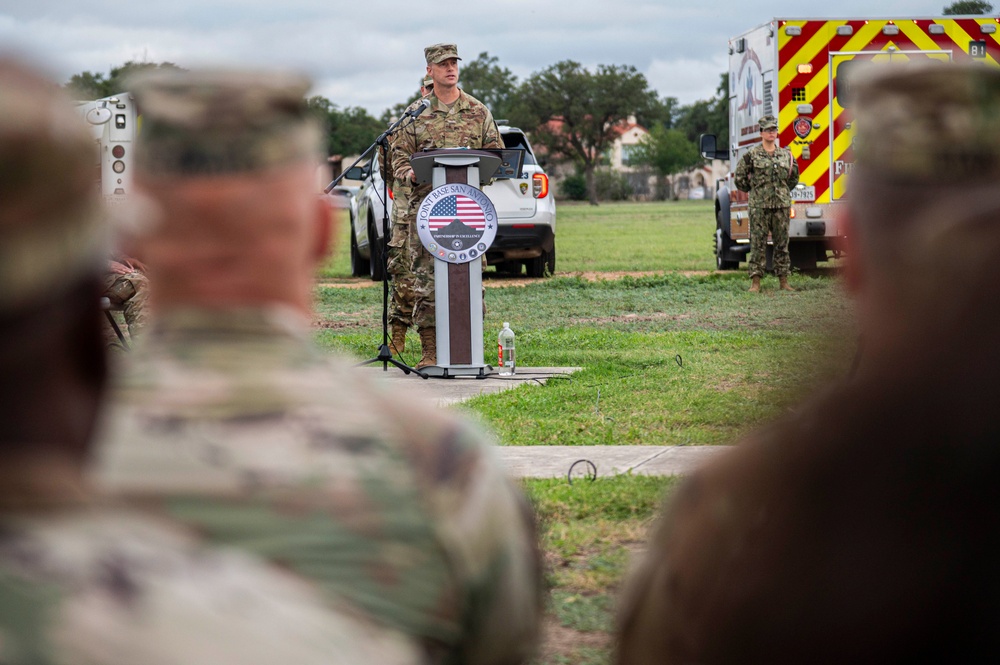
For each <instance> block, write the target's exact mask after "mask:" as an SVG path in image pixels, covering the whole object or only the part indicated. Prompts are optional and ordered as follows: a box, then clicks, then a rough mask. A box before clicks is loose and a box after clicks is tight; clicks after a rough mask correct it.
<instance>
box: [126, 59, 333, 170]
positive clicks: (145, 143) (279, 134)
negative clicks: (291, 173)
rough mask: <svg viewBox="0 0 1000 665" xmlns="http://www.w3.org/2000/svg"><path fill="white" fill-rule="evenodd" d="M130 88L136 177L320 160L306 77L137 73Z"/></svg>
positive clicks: (232, 72) (213, 71)
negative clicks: (137, 114)
mask: <svg viewBox="0 0 1000 665" xmlns="http://www.w3.org/2000/svg"><path fill="white" fill-rule="evenodd" d="M128 85H129V86H131V88H130V89H131V90H132V93H133V95H134V96H135V99H136V103H137V104H138V106H139V108H140V109H141V112H142V131H141V133H140V135H139V139H138V140H139V142H140V146H139V148H138V149H137V165H136V166H137V169H138V170H139V172H140V173H143V174H153V175H168V174H169V175H186V176H205V175H221V174H233V173H241V172H251V171H261V170H264V169H269V168H273V167H278V166H283V165H287V164H291V163H294V162H297V161H300V160H305V159H315V160H317V162H318V161H319V159H320V150H321V140H320V138H321V133H320V129H319V124H318V121H317V120H316V118H315V116H314V115H313V114H311V113H310V112H309V110H308V108H307V106H306V100H305V95H306V93H307V92H308V91H309V88H310V81H309V79H308V78H306V77H305V76H302V75H299V74H293V73H287V72H276V71H254V70H225V69H208V70H201V71H181V70H162V69H161V70H154V71H146V72H140V73H138V74H137V75H136V76H135V77H133V78H132V79H131V80H130V81H129V82H128Z"/></svg>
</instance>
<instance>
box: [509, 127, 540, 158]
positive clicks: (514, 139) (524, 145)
mask: <svg viewBox="0 0 1000 665" xmlns="http://www.w3.org/2000/svg"><path fill="white" fill-rule="evenodd" d="M500 135H501V136H503V144H504V146H506V147H508V148H521V149H522V150H524V164H525V166H527V165H531V164H537V163H538V162H536V161H535V156H534V155H533V154H531V146H530V145H528V139H527V137H525V135H524V134H522V133H521V130H519V129H501V130H500Z"/></svg>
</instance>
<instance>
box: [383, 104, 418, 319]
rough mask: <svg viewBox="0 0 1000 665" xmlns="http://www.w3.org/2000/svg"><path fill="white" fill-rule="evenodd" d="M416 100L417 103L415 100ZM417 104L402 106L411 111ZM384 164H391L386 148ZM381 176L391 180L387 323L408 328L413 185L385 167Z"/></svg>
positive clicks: (410, 311)
mask: <svg viewBox="0 0 1000 665" xmlns="http://www.w3.org/2000/svg"><path fill="white" fill-rule="evenodd" d="M418 101H419V100H418ZM416 104H417V102H414V103H413V104H410V105H409V106H408V107H406V112H409V111H411V110H413V109H414V108H415V107H416ZM388 154H389V159H388V163H389V164H391V163H392V159H393V154H392V148H391V147H390V149H389V151H388ZM382 177H384V178H386V179H389V180H391V183H392V184H391V187H390V189H392V233H391V234H390V236H389V244H388V249H387V252H388V259H389V263H388V270H389V275H391V276H392V302H391V303H390V306H389V323H390V324H396V325H402V326H403V327H405V328H409V327H410V326H412V325H413V300H414V293H413V268H412V263H411V261H410V255H409V249H408V246H409V237H410V228H411V226H412V225H411V221H412V218H410V217H407V216H406V211H407V210H408V209H409V201H410V197H411V196H412V195H413V186H412V185H413V183H411V182H410V180H409V179H406V180H398V179H396V178H394V177H393V176H392V173H391V171H390V170H389V168H388V166H385V167H383V170H382Z"/></svg>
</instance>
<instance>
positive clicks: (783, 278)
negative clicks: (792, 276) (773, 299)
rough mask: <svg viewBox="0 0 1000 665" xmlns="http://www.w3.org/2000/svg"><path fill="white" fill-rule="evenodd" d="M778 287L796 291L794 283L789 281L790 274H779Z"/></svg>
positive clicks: (783, 289)
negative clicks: (793, 286)
mask: <svg viewBox="0 0 1000 665" xmlns="http://www.w3.org/2000/svg"><path fill="white" fill-rule="evenodd" d="M778 288H779V289H781V290H782V291H794V290H795V289H793V288H792V285H791V284H789V283H788V275H778Z"/></svg>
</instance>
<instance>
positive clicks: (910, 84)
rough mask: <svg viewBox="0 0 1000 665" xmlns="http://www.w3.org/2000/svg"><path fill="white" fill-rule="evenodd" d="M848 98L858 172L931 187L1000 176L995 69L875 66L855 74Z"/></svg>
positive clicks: (999, 75) (998, 74)
mask: <svg viewBox="0 0 1000 665" xmlns="http://www.w3.org/2000/svg"><path fill="white" fill-rule="evenodd" d="M852 94H853V95H854V99H855V103H854V111H855V123H854V127H855V141H854V151H855V163H856V166H857V168H859V169H863V170H865V171H866V172H867V173H868V174H870V175H881V176H883V177H887V178H890V179H897V180H903V181H908V182H915V181H923V182H928V183H936V184H942V183H948V182H961V183H973V182H984V181H996V180H997V179H998V178H1000V70H997V69H995V68H990V67H986V66H983V65H979V64H959V63H950V62H949V63H944V62H927V63H908V64H907V65H906V66H905V67H900V66H890V65H874V64H873V65H869V66H868V67H867V68H866V69H862V68H859V69H858V70H857V72H856V73H855V76H854V78H853V80H852Z"/></svg>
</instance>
